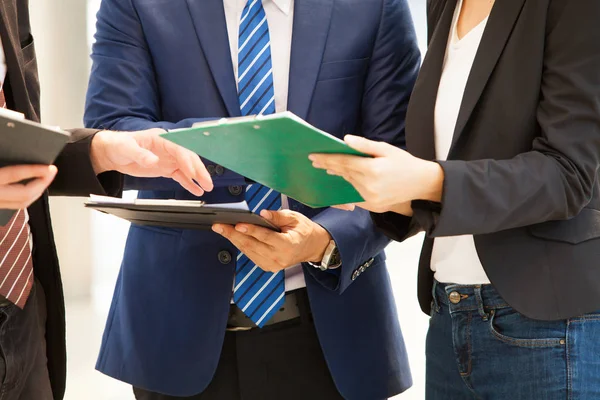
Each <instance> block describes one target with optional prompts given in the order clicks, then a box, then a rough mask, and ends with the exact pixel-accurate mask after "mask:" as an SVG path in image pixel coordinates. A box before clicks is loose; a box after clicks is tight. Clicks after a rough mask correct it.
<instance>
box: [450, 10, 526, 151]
mask: <svg viewBox="0 0 600 400" xmlns="http://www.w3.org/2000/svg"><path fill="white" fill-rule="evenodd" d="M524 3H525V0H498V1H496V3H495V5H494V8H493V9H492V13H491V15H490V18H489V20H488V23H487V26H486V28H485V32H484V34H483V38H482V39H481V43H480V45H479V50H478V51H477V55H476V57H475V61H474V62H473V67H472V69H471V73H470V75H469V80H468V81H467V86H466V89H465V93H464V95H463V100H462V103H461V107H460V112H459V114H458V120H457V122H456V128H455V130H454V136H453V138H452V146H451V148H450V154H452V151H453V150H454V148H455V147H456V143H457V142H458V140H459V138H460V136H461V134H462V132H463V131H464V129H465V126H466V125H467V122H468V121H469V118H470V117H471V114H472V113H473V110H474V109H475V106H476V105H477V102H478V101H479V98H480V97H481V94H482V93H483V89H484V88H485V86H486V84H487V82H488V80H489V79H490V76H491V75H492V72H493V71H494V68H495V67H496V64H497V63H498V59H499V58H500V55H501V54H502V52H503V51H504V47H505V46H506V42H507V41H508V38H509V37H510V34H511V32H512V30H513V28H514V26H515V23H516V21H517V18H518V17H519V14H520V13H521V10H522V8H523V4H524Z"/></svg>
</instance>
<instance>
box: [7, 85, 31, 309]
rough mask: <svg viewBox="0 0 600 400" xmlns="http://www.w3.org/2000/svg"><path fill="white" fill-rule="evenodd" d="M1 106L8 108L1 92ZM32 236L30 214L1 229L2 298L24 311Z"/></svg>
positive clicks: (19, 214) (17, 215) (22, 214)
mask: <svg viewBox="0 0 600 400" xmlns="http://www.w3.org/2000/svg"><path fill="white" fill-rule="evenodd" d="M0 104H1V105H2V108H6V100H5V97H4V91H3V90H2V89H1V88H0ZM30 232H31V231H30V228H29V216H28V214H27V210H19V211H17V212H16V213H15V215H14V216H13V217H12V219H11V220H10V221H9V222H8V223H7V224H6V225H5V226H0V295H2V296H4V297H5V298H6V299H8V300H9V301H11V302H12V303H14V304H16V305H17V306H18V307H20V308H24V307H25V303H26V302H27V298H28V297H29V293H30V292H31V288H32V286H33V261H32V260H31V243H30V239H29V237H30Z"/></svg>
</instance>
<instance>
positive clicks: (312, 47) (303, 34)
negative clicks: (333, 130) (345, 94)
mask: <svg viewBox="0 0 600 400" xmlns="http://www.w3.org/2000/svg"><path fill="white" fill-rule="evenodd" d="M333 2H334V0H297V1H296V2H295V6H294V7H295V8H294V32H293V35H292V52H291V59H290V82H289V88H288V110H290V111H291V112H293V113H294V114H296V115H297V116H299V117H300V118H303V119H306V118H307V115H308V111H309V108H310V103H311V100H312V95H313V92H314V90H315V85H316V83H317V77H318V76H319V71H320V69H321V63H322V61H323V54H324V51H325V43H326V42H327V35H328V32H329V24H330V21H331V13H332V11H333Z"/></svg>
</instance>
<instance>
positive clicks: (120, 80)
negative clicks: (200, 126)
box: [84, 0, 246, 190]
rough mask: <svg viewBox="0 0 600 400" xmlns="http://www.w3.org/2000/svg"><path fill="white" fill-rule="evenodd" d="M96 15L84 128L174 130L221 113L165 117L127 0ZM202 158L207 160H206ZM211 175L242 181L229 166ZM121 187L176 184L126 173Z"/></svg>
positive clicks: (116, 0)
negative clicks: (192, 116)
mask: <svg viewBox="0 0 600 400" xmlns="http://www.w3.org/2000/svg"><path fill="white" fill-rule="evenodd" d="M97 19H98V20H97V23H96V36H95V39H96V41H95V43H94V45H93V48H92V61H93V65H92V72H91V76H90V82H89V86H88V92H87V101H86V107H85V115H84V121H85V126H86V127H88V128H96V129H111V130H116V131H140V130H146V129H151V128H161V129H166V130H173V129H178V128H188V127H191V126H192V125H193V124H194V123H196V122H202V121H206V120H209V119H218V118H220V117H221V116H219V117H218V118H217V117H215V118H186V119H183V120H181V121H177V122H169V121H165V120H164V119H163V116H162V113H161V108H160V103H161V98H160V94H159V91H158V86H157V76H156V74H155V71H154V66H153V62H152V57H151V54H150V51H149V49H148V45H147V43H146V38H145V35H144V31H143V29H142V25H141V22H140V20H139V18H138V16H137V14H136V11H135V9H134V6H133V5H132V4H131V1H130V0H104V1H103V2H102V5H101V7H100V10H99V11H98V14H97ZM203 162H205V164H207V163H208V161H207V160H205V159H203ZM212 179H213V183H214V185H215V187H220V186H229V185H244V184H245V183H246V181H245V178H244V177H243V176H241V175H239V174H237V173H235V172H233V171H230V170H226V172H225V173H224V174H223V175H221V176H213V177H212ZM125 186H126V189H134V190H179V188H180V186H179V184H178V183H176V182H175V181H173V180H172V179H166V178H153V179H148V178H136V177H129V176H128V177H126V181H125Z"/></svg>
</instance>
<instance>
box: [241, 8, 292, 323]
mask: <svg viewBox="0 0 600 400" xmlns="http://www.w3.org/2000/svg"><path fill="white" fill-rule="evenodd" d="M238 95H239V99H240V109H241V111H242V115H256V114H272V113H274V112H275V91H274V90H273V67H272V64H271V45H270V37H269V26H268V24H267V15H266V14H265V10H264V8H263V5H262V0H248V3H247V4H246V7H244V11H243V12H242V16H241V19H240V31H239V42H238ZM246 202H247V203H248V207H249V208H250V210H252V212H255V213H260V212H261V211H262V210H279V209H280V208H281V195H280V194H279V193H278V192H276V191H274V190H272V189H269V188H268V187H266V186H262V185H260V184H254V185H250V186H248V188H247V189H246ZM284 296H285V287H284V272H283V271H279V272H277V273H275V274H273V273H270V272H265V271H263V270H262V269H260V268H259V267H258V266H257V265H255V264H254V263H253V262H252V261H251V260H250V259H249V258H248V257H246V256H245V255H244V254H242V253H240V254H239V255H238V257H237V266H236V270H235V284H234V289H233V301H235V303H236V304H237V306H238V307H239V308H241V309H242V311H243V312H244V313H245V314H246V315H247V316H248V317H249V318H250V319H251V320H252V321H253V322H254V323H255V324H256V325H257V326H259V327H263V326H264V324H265V323H266V322H267V321H268V320H269V319H270V318H271V317H272V316H273V314H275V313H276V312H277V310H279V308H280V307H281V306H282V305H283V302H284Z"/></svg>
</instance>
